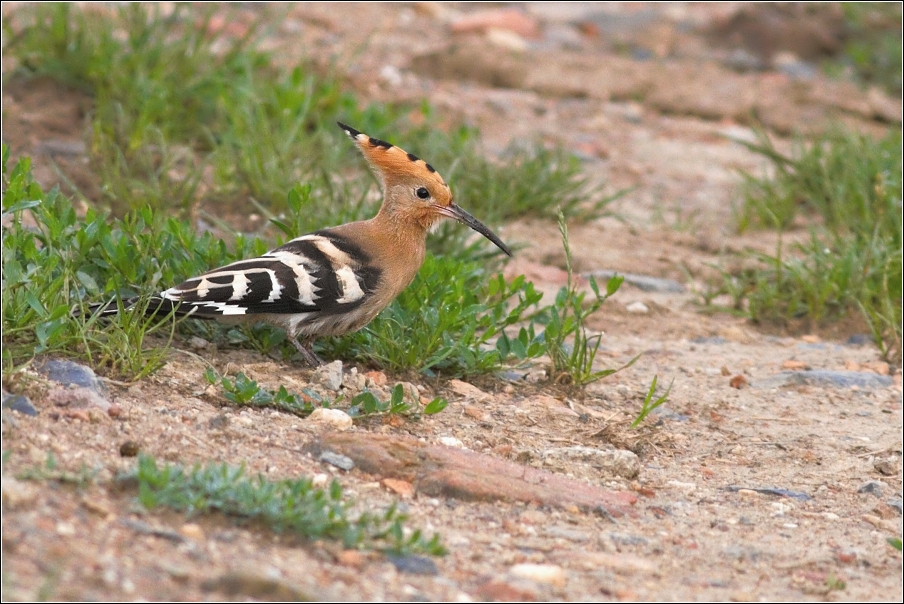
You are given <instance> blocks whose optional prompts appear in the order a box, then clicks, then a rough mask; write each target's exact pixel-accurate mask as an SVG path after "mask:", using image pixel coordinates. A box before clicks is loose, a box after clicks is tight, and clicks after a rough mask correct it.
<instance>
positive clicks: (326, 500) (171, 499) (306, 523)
mask: <svg viewBox="0 0 904 604" xmlns="http://www.w3.org/2000/svg"><path fill="white" fill-rule="evenodd" d="M134 478H135V479H137V481H138V500H139V501H140V502H141V504H142V505H143V506H145V507H146V508H148V509H151V510H153V509H155V508H157V507H161V506H162V507H168V508H171V509H174V510H177V511H183V512H186V513H188V514H191V515H196V514H203V513H209V512H220V513H223V514H227V515H229V516H234V517H238V518H243V519H247V520H257V521H260V522H262V523H263V524H264V525H266V526H268V527H270V528H271V529H273V530H274V531H277V532H291V533H295V534H296V535H299V536H301V537H304V538H306V539H310V540H315V539H334V540H337V541H339V542H341V543H342V545H343V547H346V548H372V549H379V550H383V551H386V552H393V553H425V554H429V555H433V556H442V555H444V554H445V553H446V550H445V548H443V546H442V544H441V543H440V539H439V535H434V536H433V537H431V538H430V539H427V538H426V537H424V536H423V534H422V533H421V531H420V530H417V529H416V530H414V531H411V533H410V535H408V536H406V534H405V533H406V531H405V523H406V521H407V516H406V515H405V514H402V513H400V512H399V511H398V509H397V508H396V507H395V505H392V506H390V507H389V508H388V509H387V510H386V511H384V512H383V513H380V514H371V513H367V512H365V513H361V514H358V515H357V516H356V517H355V516H353V514H352V509H351V506H350V505H349V503H347V502H346V501H344V498H343V493H342V487H341V486H340V485H339V483H338V482H336V481H335V480H334V481H333V482H332V483H331V484H330V486H329V488H328V489H320V488H316V487H314V486H313V484H312V483H311V480H310V479H306V478H305V479H300V480H279V481H271V480H266V479H265V478H264V477H262V476H254V477H252V476H248V475H246V472H245V469H244V467H239V468H235V467H230V466H228V465H226V464H207V465H204V466H200V465H196V466H194V467H193V468H191V469H190V470H189V469H185V468H182V467H179V466H171V465H164V466H158V464H157V462H156V460H154V458H152V457H148V456H139V459H138V467H137V469H136V470H135V472H134Z"/></svg>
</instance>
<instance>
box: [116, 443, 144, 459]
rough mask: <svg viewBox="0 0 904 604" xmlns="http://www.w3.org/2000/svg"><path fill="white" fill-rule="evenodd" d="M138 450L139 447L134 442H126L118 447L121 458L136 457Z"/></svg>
mask: <svg viewBox="0 0 904 604" xmlns="http://www.w3.org/2000/svg"><path fill="white" fill-rule="evenodd" d="M139 450H140V447H139V446H138V443H137V442H135V441H134V440H127V441H126V442H124V443H122V444H121V445H119V454H120V456H122V457H135V456H136V455H138V451H139Z"/></svg>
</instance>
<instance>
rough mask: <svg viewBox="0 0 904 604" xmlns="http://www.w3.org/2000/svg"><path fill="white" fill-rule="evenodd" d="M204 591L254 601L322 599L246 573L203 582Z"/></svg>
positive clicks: (236, 573) (268, 578) (222, 576)
mask: <svg viewBox="0 0 904 604" xmlns="http://www.w3.org/2000/svg"><path fill="white" fill-rule="evenodd" d="M201 589H203V590H204V591H217V592H220V593H223V594H226V595H227V596H232V597H236V596H244V598H242V599H245V598H252V599H254V600H274V601H278V600H282V601H284V602H314V601H317V600H320V599H322V598H319V597H314V595H313V594H309V593H305V592H303V591H300V590H298V589H296V588H294V587H292V586H289V585H285V584H284V583H281V582H279V581H277V580H275V579H271V578H270V577H266V576H263V575H257V574H253V573H246V572H235V571H231V572H227V573H225V574H223V575H220V576H219V577H216V578H213V579H208V580H206V581H203V582H201Z"/></svg>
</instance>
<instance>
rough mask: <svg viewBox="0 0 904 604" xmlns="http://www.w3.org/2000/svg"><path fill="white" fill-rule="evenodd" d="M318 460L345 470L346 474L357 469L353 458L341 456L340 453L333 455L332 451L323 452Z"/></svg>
mask: <svg viewBox="0 0 904 604" xmlns="http://www.w3.org/2000/svg"><path fill="white" fill-rule="evenodd" d="M317 459H319V460H320V461H322V462H324V463H328V464H330V465H331V466H336V467H337V468H339V469H341V470H345V471H346V472H350V471H351V470H352V468H354V467H355V462H354V461H353V460H352V458H351V457H347V456H345V455H340V454H339V453H333V452H332V451H324V452H322V453H321V454H320V456H319V457H318V458H317Z"/></svg>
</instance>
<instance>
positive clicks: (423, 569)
mask: <svg viewBox="0 0 904 604" xmlns="http://www.w3.org/2000/svg"><path fill="white" fill-rule="evenodd" d="M386 558H387V559H388V560H389V561H390V562H392V565H393V566H395V567H396V570H397V571H399V572H400V573H408V574H409V575H430V576H433V575H438V574H439V569H438V568H436V563H435V562H433V560H431V559H430V558H427V557H426V556H411V555H409V556H397V555H395V554H388V555H387V556H386Z"/></svg>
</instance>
